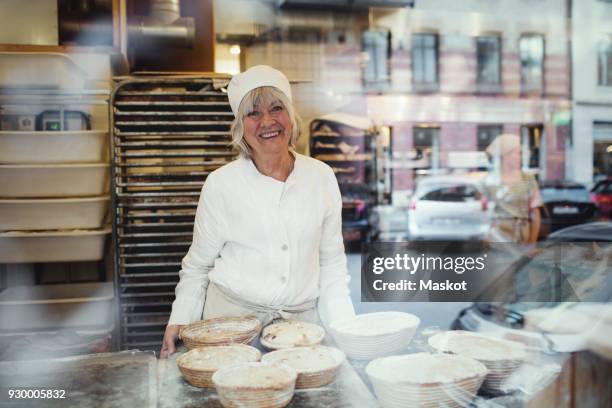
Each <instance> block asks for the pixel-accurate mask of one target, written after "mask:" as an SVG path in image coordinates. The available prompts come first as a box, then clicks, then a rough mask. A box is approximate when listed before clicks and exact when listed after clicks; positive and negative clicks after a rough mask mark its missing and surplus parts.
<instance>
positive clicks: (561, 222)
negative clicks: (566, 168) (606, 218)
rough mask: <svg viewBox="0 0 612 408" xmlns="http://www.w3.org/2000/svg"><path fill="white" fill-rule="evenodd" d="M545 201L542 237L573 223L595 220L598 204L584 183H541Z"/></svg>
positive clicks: (541, 191)
mask: <svg viewBox="0 0 612 408" xmlns="http://www.w3.org/2000/svg"><path fill="white" fill-rule="evenodd" d="M540 194H541V196H542V201H543V202H544V208H543V211H542V225H541V228H540V238H544V237H546V236H548V234H550V233H552V232H554V231H557V230H560V229H562V228H566V227H571V226H572V225H577V224H584V223H585V222H591V221H595V218H596V217H597V206H596V205H595V203H594V202H593V200H592V199H591V195H590V194H589V191H588V190H587V188H586V187H585V186H583V185H582V184H578V183H574V182H567V181H553V182H543V183H541V184H540Z"/></svg>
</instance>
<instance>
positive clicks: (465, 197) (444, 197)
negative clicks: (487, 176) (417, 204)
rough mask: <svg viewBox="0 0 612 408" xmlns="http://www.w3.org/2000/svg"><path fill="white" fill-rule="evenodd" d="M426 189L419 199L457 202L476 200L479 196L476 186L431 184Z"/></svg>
mask: <svg viewBox="0 0 612 408" xmlns="http://www.w3.org/2000/svg"><path fill="white" fill-rule="evenodd" d="M426 188H427V187H426ZM427 190H428V191H427V192H426V193H425V194H423V196H422V197H421V198H419V200H423V201H445V202H455V203H459V202H471V201H478V200H480V196H481V194H480V191H478V189H477V188H476V187H474V186H469V185H451V186H448V185H447V186H432V187H429V188H427Z"/></svg>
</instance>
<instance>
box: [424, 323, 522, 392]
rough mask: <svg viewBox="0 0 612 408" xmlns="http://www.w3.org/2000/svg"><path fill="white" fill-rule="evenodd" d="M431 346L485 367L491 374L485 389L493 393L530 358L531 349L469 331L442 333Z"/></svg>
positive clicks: (429, 341) (433, 339)
mask: <svg viewBox="0 0 612 408" xmlns="http://www.w3.org/2000/svg"><path fill="white" fill-rule="evenodd" d="M428 343H429V345H430V346H431V347H432V348H434V349H435V350H437V351H439V352H443V353H453V354H457V355H461V356H464V357H470V358H473V359H475V360H478V361H480V362H481V363H483V364H484V365H485V366H486V367H487V369H488V370H489V374H488V375H487V377H486V378H485V382H484V387H485V388H486V389H488V390H492V391H497V390H499V389H500V388H501V385H502V383H503V382H504V381H505V380H506V379H507V378H508V377H510V376H511V375H512V373H513V372H514V371H515V370H516V369H518V368H519V367H520V366H521V365H522V364H523V361H524V360H525V359H526V358H527V347H526V346H525V345H524V344H522V343H518V342H515V341H510V340H506V339H500V338H497V337H492V336H487V335H484V334H480V333H472V332H467V331H460V330H457V331H447V332H442V333H438V334H436V335H434V336H432V337H430V338H429V340H428Z"/></svg>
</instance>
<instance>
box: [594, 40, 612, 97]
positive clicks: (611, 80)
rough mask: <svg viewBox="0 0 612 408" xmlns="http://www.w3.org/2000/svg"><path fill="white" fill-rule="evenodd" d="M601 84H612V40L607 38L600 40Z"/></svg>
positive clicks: (599, 64) (599, 76)
mask: <svg viewBox="0 0 612 408" xmlns="http://www.w3.org/2000/svg"><path fill="white" fill-rule="evenodd" d="M597 59H598V64H597V65H598V66H599V69H598V71H599V75H598V78H599V81H598V83H599V85H601V86H612V40H611V39H609V38H608V39H606V40H602V41H600V42H599V49H598V58H597Z"/></svg>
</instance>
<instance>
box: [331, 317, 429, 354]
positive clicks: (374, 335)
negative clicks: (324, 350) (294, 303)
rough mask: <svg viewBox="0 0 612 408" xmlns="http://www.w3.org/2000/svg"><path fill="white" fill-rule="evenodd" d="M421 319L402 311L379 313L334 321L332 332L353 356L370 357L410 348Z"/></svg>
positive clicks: (342, 347)
mask: <svg viewBox="0 0 612 408" xmlns="http://www.w3.org/2000/svg"><path fill="white" fill-rule="evenodd" d="M419 324H420V320H419V318H418V317H416V316H415V315H413V314H410V313H403V312H379V313H368V314H362V315H358V316H355V317H353V318H350V319H345V320H340V321H335V322H333V323H332V324H331V325H330V327H329V328H330V332H331V334H332V336H333V337H334V340H335V341H336V343H337V344H338V346H339V347H340V348H341V349H342V350H343V351H344V352H345V353H346V354H347V355H348V356H349V357H351V358H353V359H357V360H370V359H373V358H376V357H380V356H384V355H388V354H393V353H397V352H400V351H402V350H404V349H405V348H407V347H408V345H409V344H410V341H411V340H412V337H413V336H414V333H415V332H416V329H417V328H418V327H419Z"/></svg>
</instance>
